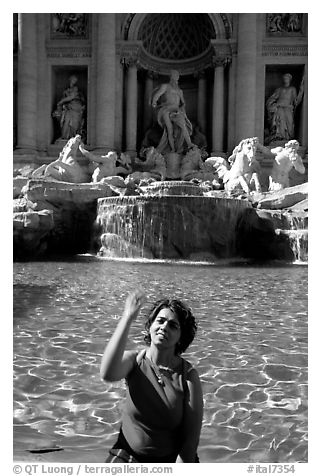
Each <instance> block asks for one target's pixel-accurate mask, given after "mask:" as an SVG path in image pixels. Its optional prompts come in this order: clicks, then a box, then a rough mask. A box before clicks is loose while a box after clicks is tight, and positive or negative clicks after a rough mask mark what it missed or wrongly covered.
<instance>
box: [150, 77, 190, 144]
mask: <svg viewBox="0 0 321 476" xmlns="http://www.w3.org/2000/svg"><path fill="white" fill-rule="evenodd" d="M178 79H179V73H178V71H175V70H173V71H171V75H170V80H169V83H163V84H161V86H160V87H159V88H157V90H156V92H154V93H153V95H152V107H154V108H157V121H158V123H159V125H160V126H161V127H162V129H163V135H162V138H161V140H160V142H159V144H158V145H157V149H158V151H159V152H160V153H164V152H174V153H181V152H183V150H184V145H185V143H186V146H187V148H188V149H189V148H191V147H192V146H193V144H192V141H191V134H192V124H191V122H190V121H189V119H188V118H187V115H186V112H185V101H184V96H183V91H182V90H181V89H180V88H179V86H178ZM159 100H160V103H159V104H158V101H159Z"/></svg>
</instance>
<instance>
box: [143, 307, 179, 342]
mask: <svg viewBox="0 0 321 476" xmlns="http://www.w3.org/2000/svg"><path fill="white" fill-rule="evenodd" d="M149 332H150V337H151V342H152V343H153V344H154V345H156V346H157V347H161V348H171V347H172V348H173V350H175V346H176V344H177V342H178V341H179V339H180V337H181V328H180V324H179V320H178V319H177V317H176V316H175V314H174V313H173V311H171V309H169V308H168V307H165V308H163V309H161V310H160V311H159V313H158V314H157V316H156V317H155V319H154V320H153V322H152V324H151V326H150V329H149Z"/></svg>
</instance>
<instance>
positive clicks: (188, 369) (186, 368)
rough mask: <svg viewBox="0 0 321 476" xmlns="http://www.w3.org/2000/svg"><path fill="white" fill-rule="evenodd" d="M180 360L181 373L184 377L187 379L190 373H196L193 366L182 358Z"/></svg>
mask: <svg viewBox="0 0 321 476" xmlns="http://www.w3.org/2000/svg"><path fill="white" fill-rule="evenodd" d="M181 359H182V367H183V373H184V374H185V376H186V377H188V376H189V375H190V374H191V373H193V371H195V372H197V371H196V369H195V367H194V366H193V364H191V363H190V362H189V361H188V360H186V359H185V358H184V357H181Z"/></svg>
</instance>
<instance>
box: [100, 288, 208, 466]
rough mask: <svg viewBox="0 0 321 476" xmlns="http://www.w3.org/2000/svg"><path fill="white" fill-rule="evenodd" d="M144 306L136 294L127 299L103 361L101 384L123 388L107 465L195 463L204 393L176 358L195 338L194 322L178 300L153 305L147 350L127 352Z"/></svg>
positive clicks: (186, 365) (186, 366) (188, 367)
mask: <svg viewBox="0 0 321 476" xmlns="http://www.w3.org/2000/svg"><path fill="white" fill-rule="evenodd" d="M144 302H145V296H144V294H143V293H142V292H140V291H136V292H134V293H132V294H130V295H129V296H128V298H127V300H126V304H125V309H124V313H123V316H122V318H121V320H120V322H119V324H118V326H117V328H116V330H115V332H114V334H113V336H112V337H111V339H110V341H109V343H108V344H107V347H106V349H105V352H104V355H103V358H102V362H101V369H100V374H101V377H102V378H103V379H104V380H105V381H107V382H113V381H116V380H120V379H122V378H125V379H126V383H127V392H126V402H125V406H124V410H123V416H122V424H121V429H120V432H119V436H118V439H117V442H116V443H115V445H114V446H113V448H112V449H111V450H110V455H109V456H108V458H107V460H106V462H124V461H127V462H137V463H166V462H169V463H175V462H176V463H194V462H198V458H197V453H196V452H197V446H198V442H199V436H200V431H201V425H202V416H203V397H202V389H201V384H200V380H199V377H198V374H197V372H196V370H195V369H194V368H193V367H192V365H191V364H190V363H189V362H187V361H186V360H185V359H183V358H182V357H181V356H180V354H181V353H182V352H184V351H185V350H186V349H187V347H188V346H189V344H190V343H191V342H192V341H193V339H194V336H195V333H196V328H197V326H196V322H195V318H194V316H193V315H192V313H191V311H190V309H189V308H188V307H186V306H185V305H184V304H183V303H182V302H180V301H178V300H175V299H171V300H169V299H164V300H160V301H157V302H156V303H155V305H154V306H153V308H152V310H151V312H150V315H149V316H148V318H147V320H146V323H145V329H146V335H145V341H146V343H147V345H148V346H147V348H146V349H144V350H142V351H140V352H138V351H125V347H126V343H127V339H128V333H129V329H130V326H131V324H132V322H133V321H134V319H135V318H136V317H137V315H138V313H139V310H140V308H141V306H142V305H143V303H144Z"/></svg>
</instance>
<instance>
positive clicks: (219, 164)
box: [205, 137, 262, 193]
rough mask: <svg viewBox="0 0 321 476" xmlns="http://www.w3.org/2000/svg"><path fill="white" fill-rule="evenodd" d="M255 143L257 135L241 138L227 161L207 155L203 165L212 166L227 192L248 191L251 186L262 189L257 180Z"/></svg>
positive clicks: (258, 166) (251, 188)
mask: <svg viewBox="0 0 321 476" xmlns="http://www.w3.org/2000/svg"><path fill="white" fill-rule="evenodd" d="M257 144H258V139H257V137H251V138H248V139H243V140H242V141H241V142H240V143H239V144H238V145H237V146H236V147H235V148H234V150H233V153H232V155H231V156H230V157H229V159H228V161H226V160H225V159H224V158H223V157H209V158H208V159H206V160H205V165H207V166H208V167H209V166H211V167H212V168H213V170H214V171H215V172H216V174H217V176H218V178H219V180H221V181H222V182H223V185H224V189H225V190H226V191H227V192H229V193H232V192H238V191H243V192H245V193H250V191H251V190H253V188H254V189H255V190H256V191H257V192H261V191H262V188H261V184H260V181H259V174H260V164H259V163H258V161H257V160H256V159H255V153H256V149H257Z"/></svg>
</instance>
